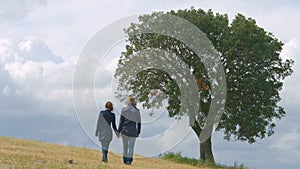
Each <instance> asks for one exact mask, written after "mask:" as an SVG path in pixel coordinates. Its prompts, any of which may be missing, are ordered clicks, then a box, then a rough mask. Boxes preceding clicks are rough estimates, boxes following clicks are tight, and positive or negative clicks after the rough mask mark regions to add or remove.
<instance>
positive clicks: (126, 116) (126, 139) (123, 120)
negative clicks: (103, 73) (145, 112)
mask: <svg viewBox="0 0 300 169" xmlns="http://www.w3.org/2000/svg"><path fill="white" fill-rule="evenodd" d="M105 108H106V110H103V111H100V114H99V117H98V122H97V128H96V137H98V138H99V141H100V142H101V147H102V161H103V162H107V161H108V160H107V153H108V148H109V144H110V142H111V140H112V129H111V126H112V128H113V129H114V131H115V134H116V135H117V138H120V137H121V136H122V141H123V161H124V164H128V165H130V164H131V163H132V161H133V153H134V143H135V139H136V137H139V134H140V132H141V115H140V111H139V109H137V108H136V101H135V99H134V98H133V97H131V96H130V97H128V98H127V106H126V107H124V108H123V109H122V111H121V117H120V123H119V128H118V129H117V127H116V123H115V114H114V113H112V111H113V109H114V108H113V104H112V102H109V101H108V102H106V104H105Z"/></svg>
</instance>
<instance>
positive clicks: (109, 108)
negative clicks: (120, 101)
mask: <svg viewBox="0 0 300 169" xmlns="http://www.w3.org/2000/svg"><path fill="white" fill-rule="evenodd" d="M105 108H107V109H108V110H110V111H113V110H114V107H113V104H112V102H110V101H108V102H106V103H105Z"/></svg>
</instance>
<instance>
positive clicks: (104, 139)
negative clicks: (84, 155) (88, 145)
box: [95, 101, 119, 163]
mask: <svg viewBox="0 0 300 169" xmlns="http://www.w3.org/2000/svg"><path fill="white" fill-rule="evenodd" d="M105 108H106V110H102V111H100V113H99V117H98V122H97V128H96V133H95V135H96V137H98V139H99V141H100V142H101V147H102V161H103V162H105V163H107V162H108V160H107V154H108V148H109V144H110V142H111V140H112V129H111V127H112V128H113V129H114V131H115V134H116V135H117V137H119V133H118V131H117V127H116V117H115V114H114V113H112V111H113V109H114V108H113V104H112V102H110V101H108V102H106V103H105Z"/></svg>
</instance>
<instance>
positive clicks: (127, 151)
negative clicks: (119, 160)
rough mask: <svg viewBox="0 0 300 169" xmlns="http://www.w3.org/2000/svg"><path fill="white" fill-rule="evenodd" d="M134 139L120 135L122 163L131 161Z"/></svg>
mask: <svg viewBox="0 0 300 169" xmlns="http://www.w3.org/2000/svg"><path fill="white" fill-rule="evenodd" d="M135 139H136V138H135V137H128V136H125V135H122V141H123V160H124V163H131V162H132V160H133V153H134V143H135Z"/></svg>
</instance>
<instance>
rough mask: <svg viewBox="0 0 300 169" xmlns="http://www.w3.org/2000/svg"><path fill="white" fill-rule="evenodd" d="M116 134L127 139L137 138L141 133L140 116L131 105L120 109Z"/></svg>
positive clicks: (138, 111)
mask: <svg viewBox="0 0 300 169" xmlns="http://www.w3.org/2000/svg"><path fill="white" fill-rule="evenodd" d="M118 132H120V133H121V134H123V135H126V136H129V137H137V136H138V135H139V134H140V132H141V114H140V110H139V109H137V108H136V107H135V106H134V105H133V104H128V105H127V106H126V107H124V108H123V109H122V112H121V117H120V124H119V129H118Z"/></svg>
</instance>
